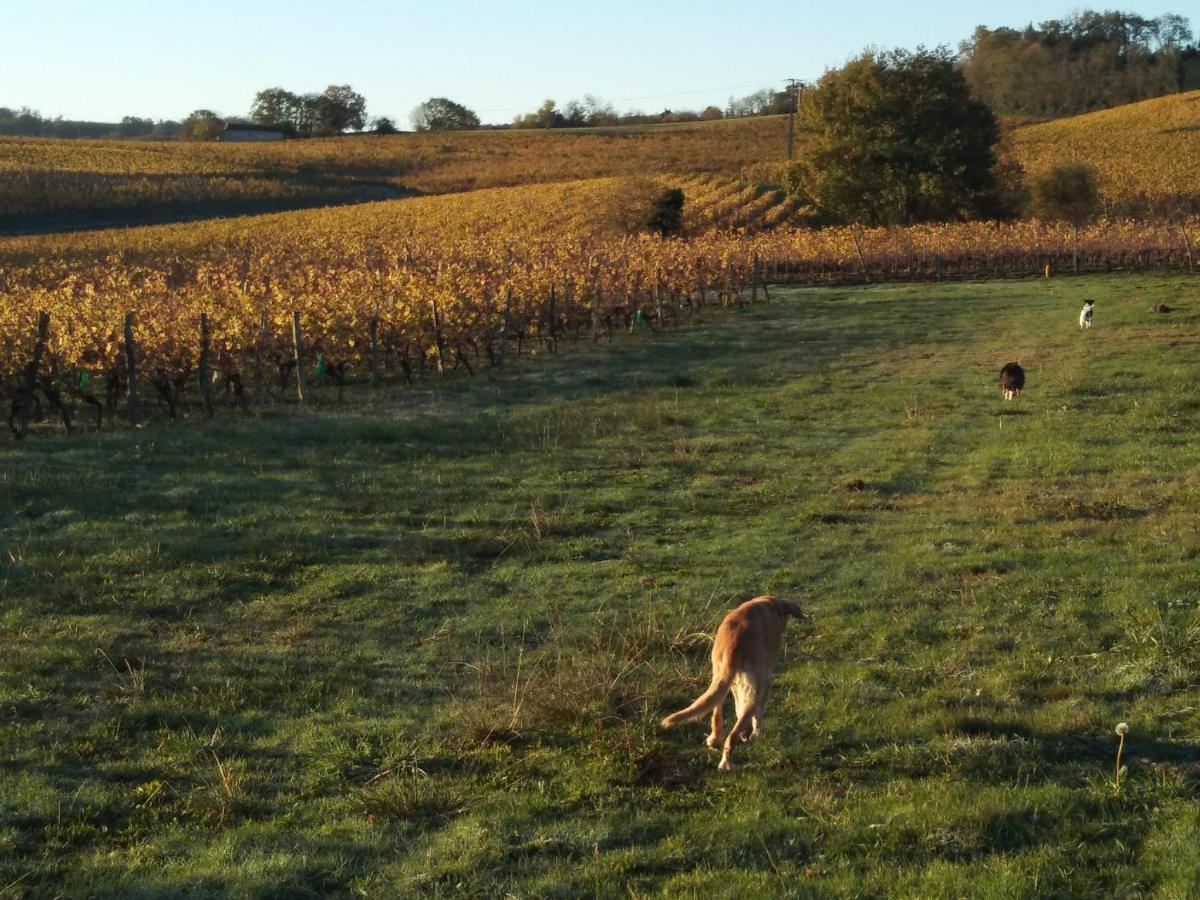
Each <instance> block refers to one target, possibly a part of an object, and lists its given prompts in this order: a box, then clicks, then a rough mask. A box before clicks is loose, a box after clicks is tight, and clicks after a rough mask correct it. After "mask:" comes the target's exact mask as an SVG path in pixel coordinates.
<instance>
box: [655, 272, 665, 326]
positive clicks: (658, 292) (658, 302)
mask: <svg viewBox="0 0 1200 900" xmlns="http://www.w3.org/2000/svg"><path fill="white" fill-rule="evenodd" d="M662 295H663V286H662V270H661V269H660V270H659V271H658V278H656V279H655V281H654V315H655V317H656V318H657V319H658V327H659V328H664V327H665V326H666V323H665V322H664V321H663V311H662Z"/></svg>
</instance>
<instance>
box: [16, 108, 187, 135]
mask: <svg viewBox="0 0 1200 900" xmlns="http://www.w3.org/2000/svg"><path fill="white" fill-rule="evenodd" d="M179 129H180V123H179V122H173V121H169V120H163V119H159V120H157V121H155V120H154V119H141V118H138V117H137V116H126V117H125V118H123V119H122V120H121V121H120V122H79V121H74V120H71V119H64V118H62V117H61V116H60V117H58V118H55V119H49V118H46V117H44V116H42V115H40V114H38V113H37V112H35V111H33V110H31V109H29V108H28V107H23V108H21V109H9V108H8V107H5V106H0V135H5V136H8V137H51V138H125V139H131V138H148V139H155V140H164V139H170V138H174V137H176V136H177V135H178V134H179Z"/></svg>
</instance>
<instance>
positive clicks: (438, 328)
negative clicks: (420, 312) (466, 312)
mask: <svg viewBox="0 0 1200 900" xmlns="http://www.w3.org/2000/svg"><path fill="white" fill-rule="evenodd" d="M429 307H430V309H431V310H432V311H433V345H434V347H435V348H436V350H437V370H438V374H439V375H444V374H446V347H445V344H444V343H443V341H442V317H441V314H440V313H439V312H438V302H437V297H430V298H429Z"/></svg>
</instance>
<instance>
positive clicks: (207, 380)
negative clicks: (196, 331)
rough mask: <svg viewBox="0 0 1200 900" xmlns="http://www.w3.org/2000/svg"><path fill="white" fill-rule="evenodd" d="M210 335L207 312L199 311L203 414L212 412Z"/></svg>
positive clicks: (201, 403) (209, 414)
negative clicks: (209, 360)
mask: <svg viewBox="0 0 1200 900" xmlns="http://www.w3.org/2000/svg"><path fill="white" fill-rule="evenodd" d="M211 343H212V341H211V335H210V333H209V329H208V313H203V312H202V313H200V367H199V368H200V405H201V406H202V407H203V408H204V414H205V415H206V416H211V415H212V414H213V399H212V372H210V371H209V364H208V358H209V353H210V349H209V348H210V344H211Z"/></svg>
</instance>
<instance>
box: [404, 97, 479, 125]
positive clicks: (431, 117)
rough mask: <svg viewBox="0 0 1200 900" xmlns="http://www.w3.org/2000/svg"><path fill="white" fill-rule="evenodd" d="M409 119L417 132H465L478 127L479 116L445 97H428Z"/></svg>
mask: <svg viewBox="0 0 1200 900" xmlns="http://www.w3.org/2000/svg"><path fill="white" fill-rule="evenodd" d="M410 118H411V119H412V124H413V128H415V129H416V130H417V131H466V130H469V129H472V128H478V127H479V116H477V115H475V113H473V112H472V111H471V110H469V109H467V108H466V107H465V106H463V105H462V104H461V103H455V102H454V101H453V100H448V99H447V98H445V97H430V98H429V99H428V100H426V101H425V102H424V103H422V104H420V105H419V106H417V108H416V109H414V110H413V111H412V115H411V116H410Z"/></svg>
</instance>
